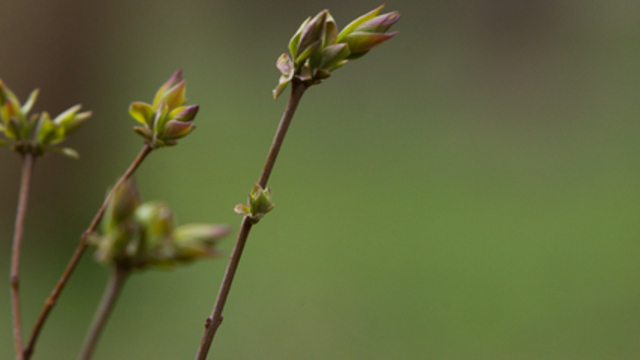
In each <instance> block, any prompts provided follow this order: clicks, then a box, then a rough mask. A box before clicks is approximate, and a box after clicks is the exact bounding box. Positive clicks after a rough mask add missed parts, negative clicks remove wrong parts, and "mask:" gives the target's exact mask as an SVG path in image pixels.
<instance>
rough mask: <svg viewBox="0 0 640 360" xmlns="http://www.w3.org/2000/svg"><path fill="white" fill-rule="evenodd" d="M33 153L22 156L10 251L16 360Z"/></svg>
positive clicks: (19, 348) (19, 351) (19, 346)
mask: <svg viewBox="0 0 640 360" xmlns="http://www.w3.org/2000/svg"><path fill="white" fill-rule="evenodd" d="M35 160H36V159H35V155H33V154H31V153H28V152H27V153H25V154H23V156H22V178H21V180H20V195H19V196H18V208H17V210H16V223H15V227H14V230H13V249H12V251H11V275H10V278H9V282H10V284H11V310H12V312H13V338H14V340H15V348H16V360H22V359H24V357H23V356H22V322H21V320H20V247H21V245H22V234H23V233H24V220H25V218H26V215H27V203H28V202H29V189H30V186H31V175H32V174H33V166H34V165H35Z"/></svg>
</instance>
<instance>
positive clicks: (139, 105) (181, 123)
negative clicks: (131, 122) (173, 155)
mask: <svg viewBox="0 0 640 360" xmlns="http://www.w3.org/2000/svg"><path fill="white" fill-rule="evenodd" d="M186 84H187V83H186V80H183V79H182V71H181V70H178V71H176V72H175V73H174V74H173V75H172V76H171V78H169V80H167V82H165V83H164V84H163V85H162V86H161V87H160V89H159V90H158V92H157V93H156V96H155V98H154V100H153V105H149V104H147V103H144V102H139V101H136V102H132V103H131V106H130V107H129V114H131V116H132V117H133V118H134V119H135V120H136V121H138V122H139V123H141V124H142V125H144V126H136V127H134V128H133V130H134V131H135V132H137V133H138V134H140V135H141V136H142V137H143V138H145V139H146V141H147V142H148V143H149V144H151V145H152V146H153V147H154V148H158V147H162V146H169V145H175V144H177V141H176V140H177V139H179V138H182V137H184V136H186V135H188V134H189V133H190V132H191V131H193V129H195V126H194V125H193V120H194V119H195V117H196V115H197V113H198V110H199V108H200V107H199V106H198V105H189V106H184V103H185V93H186Z"/></svg>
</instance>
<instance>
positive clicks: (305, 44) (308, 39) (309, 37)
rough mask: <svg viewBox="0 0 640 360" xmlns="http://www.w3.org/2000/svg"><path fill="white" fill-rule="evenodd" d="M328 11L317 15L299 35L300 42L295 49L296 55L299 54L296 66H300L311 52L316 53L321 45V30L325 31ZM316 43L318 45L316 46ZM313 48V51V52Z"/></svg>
mask: <svg viewBox="0 0 640 360" xmlns="http://www.w3.org/2000/svg"><path fill="white" fill-rule="evenodd" d="M328 14H329V11H327V10H322V11H321V12H319V13H318V15H316V16H315V17H314V18H313V19H311V21H309V23H308V24H307V25H306V26H305V28H304V29H303V30H302V34H301V35H300V41H299V43H298V47H297V49H296V54H299V55H298V56H297V57H295V59H296V64H300V63H301V62H302V61H304V60H305V59H307V58H308V57H309V56H311V54H312V53H313V51H316V50H317V49H318V48H320V46H321V45H322V38H323V30H324V29H325V21H326V19H327V15H328ZM318 41H320V43H318V44H316V43H317V42H318ZM314 48H315V50H314Z"/></svg>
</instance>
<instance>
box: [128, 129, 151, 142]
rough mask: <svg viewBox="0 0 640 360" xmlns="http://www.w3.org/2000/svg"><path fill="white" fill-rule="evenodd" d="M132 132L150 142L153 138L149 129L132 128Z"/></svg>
mask: <svg viewBox="0 0 640 360" xmlns="http://www.w3.org/2000/svg"><path fill="white" fill-rule="evenodd" d="M133 131H135V132H136V133H138V134H139V135H140V136H142V137H143V138H145V139H148V140H151V139H152V138H153V131H151V129H148V128H144V127H142V126H134V127H133Z"/></svg>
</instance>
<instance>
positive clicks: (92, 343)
mask: <svg viewBox="0 0 640 360" xmlns="http://www.w3.org/2000/svg"><path fill="white" fill-rule="evenodd" d="M130 272H131V270H129V269H128V268H125V267H121V266H117V265H116V266H115V267H114V269H113V273H112V274H111V277H110V278H109V283H108V284H107V287H106V288H105V289H104V294H103V295H102V300H100V305H98V309H97V310H96V313H95V315H94V316H93V320H92V321H91V325H90V326H89V331H88V332H87V337H86V338H85V340H84V344H83V345H82V351H81V352H80V356H78V360H89V359H90V358H91V355H92V354H93V351H94V350H95V348H96V344H97V343H98V339H99V338H100V333H101V332H102V329H104V326H105V324H106V323H107V319H109V315H110V314H111V311H112V310H113V306H114V305H115V304H116V300H118V295H120V291H121V290H122V286H123V285H124V283H125V281H126V280H127V277H128V275H129V273H130Z"/></svg>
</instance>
